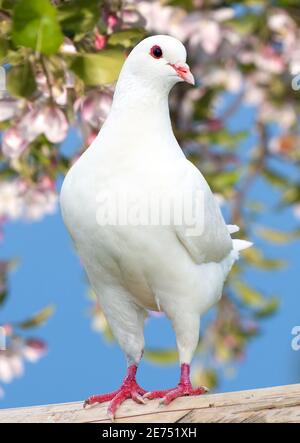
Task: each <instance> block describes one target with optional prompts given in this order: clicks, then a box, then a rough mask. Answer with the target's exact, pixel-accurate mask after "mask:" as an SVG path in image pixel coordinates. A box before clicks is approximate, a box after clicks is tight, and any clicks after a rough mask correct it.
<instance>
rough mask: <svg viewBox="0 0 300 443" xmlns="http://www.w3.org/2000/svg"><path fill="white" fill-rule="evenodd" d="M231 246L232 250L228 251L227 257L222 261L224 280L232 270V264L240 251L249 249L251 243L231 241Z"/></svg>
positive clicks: (237, 240) (238, 240)
mask: <svg viewBox="0 0 300 443" xmlns="http://www.w3.org/2000/svg"><path fill="white" fill-rule="evenodd" d="M232 245H233V248H232V250H231V251H230V253H229V255H227V257H225V258H224V259H223V261H222V266H223V269H224V276H225V278H226V277H227V274H228V273H229V271H230V269H231V268H232V265H233V263H234V262H235V261H237V260H238V259H239V256H240V251H243V250H244V249H247V248H250V247H251V246H252V245H253V243H252V242H250V241H247V240H240V239H233V240H232Z"/></svg>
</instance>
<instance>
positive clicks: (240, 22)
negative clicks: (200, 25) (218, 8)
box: [225, 14, 265, 35]
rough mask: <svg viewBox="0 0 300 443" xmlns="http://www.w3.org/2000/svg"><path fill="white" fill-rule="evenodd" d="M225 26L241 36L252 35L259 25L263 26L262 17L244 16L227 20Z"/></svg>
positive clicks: (255, 15)
mask: <svg viewBox="0 0 300 443" xmlns="http://www.w3.org/2000/svg"><path fill="white" fill-rule="evenodd" d="M225 24H226V25H227V26H231V27H232V29H233V30H235V31H237V32H239V33H240V34H242V35H245V34H250V33H253V32H254V31H255V30H256V29H258V28H259V27H260V26H261V25H263V26H265V24H264V22H262V17H261V16H259V15H257V14H244V15H242V16H241V17H237V18H234V19H230V20H227V21H226V22H225Z"/></svg>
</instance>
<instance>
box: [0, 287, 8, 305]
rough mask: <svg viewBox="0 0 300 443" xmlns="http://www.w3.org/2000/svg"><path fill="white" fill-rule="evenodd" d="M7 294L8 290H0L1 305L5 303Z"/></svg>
mask: <svg viewBox="0 0 300 443" xmlns="http://www.w3.org/2000/svg"><path fill="white" fill-rule="evenodd" d="M7 296H8V292H7V291H6V290H5V289H4V290H3V291H2V292H0V305H3V303H4V302H5V300H6V298H7Z"/></svg>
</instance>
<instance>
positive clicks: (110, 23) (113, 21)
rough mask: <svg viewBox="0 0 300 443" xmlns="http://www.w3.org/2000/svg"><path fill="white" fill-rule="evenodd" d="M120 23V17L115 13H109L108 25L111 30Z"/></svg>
mask: <svg viewBox="0 0 300 443" xmlns="http://www.w3.org/2000/svg"><path fill="white" fill-rule="evenodd" d="M117 24H118V17H117V16H116V15H114V14H109V16H108V17H107V26H108V28H109V30H110V31H113V29H114V27H115V26H116V25H117Z"/></svg>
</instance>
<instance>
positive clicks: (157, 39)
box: [123, 35, 195, 89]
mask: <svg viewBox="0 0 300 443" xmlns="http://www.w3.org/2000/svg"><path fill="white" fill-rule="evenodd" d="M123 70H124V74H125V73H126V74H130V75H131V76H133V77H134V78H135V79H136V80H137V81H139V80H140V81H142V82H143V83H148V84H153V83H156V85H160V84H161V85H162V87H164V88H167V89H171V88H172V87H173V86H174V85H175V84H176V83H177V82H183V81H185V82H187V83H190V84H192V85H194V84H195V80H194V77H193V74H192V73H191V71H190V68H189V66H188V65H187V63H186V49H185V47H184V46H183V44H182V43H181V42H180V41H179V40H177V39H176V38H174V37H170V36H168V35H155V36H152V37H148V38H145V39H144V40H142V41H141V42H140V43H139V44H138V45H137V46H136V47H135V48H134V49H133V50H132V51H131V53H130V54H129V56H128V58H127V60H126V62H125V64H124V68H123Z"/></svg>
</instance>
